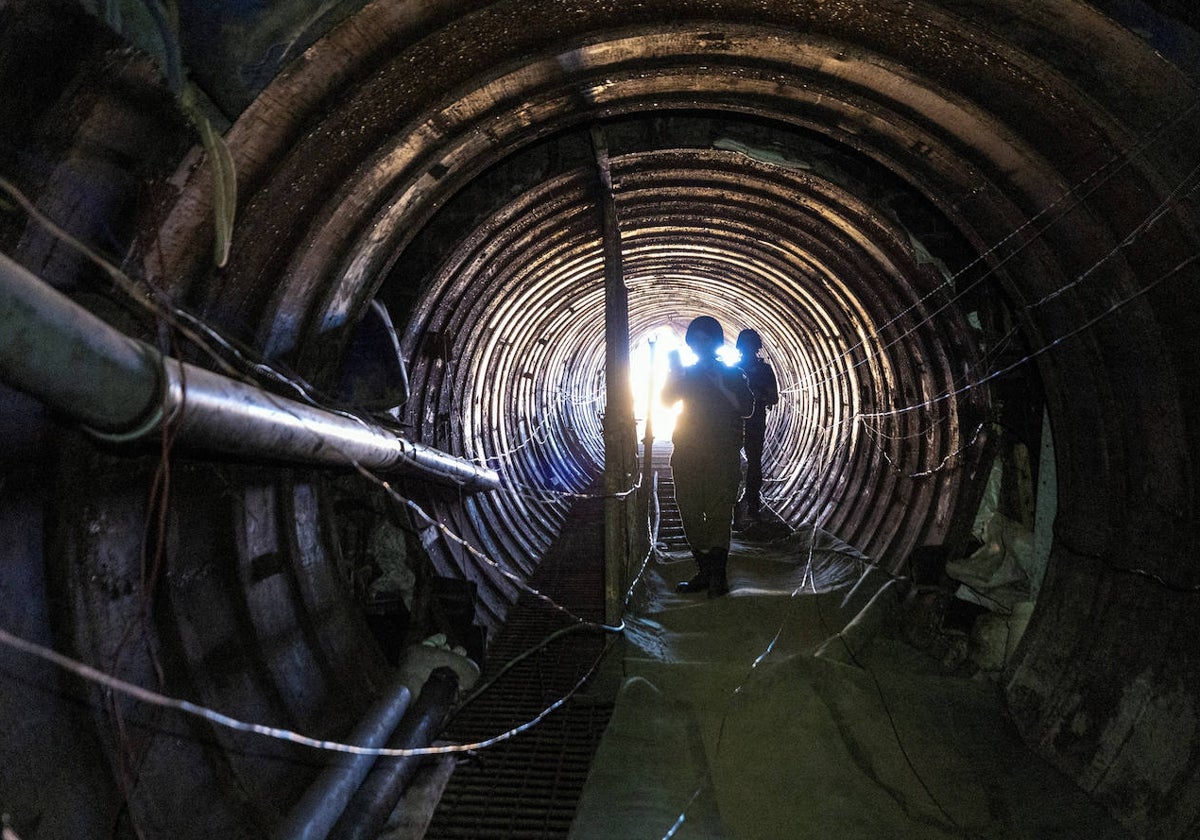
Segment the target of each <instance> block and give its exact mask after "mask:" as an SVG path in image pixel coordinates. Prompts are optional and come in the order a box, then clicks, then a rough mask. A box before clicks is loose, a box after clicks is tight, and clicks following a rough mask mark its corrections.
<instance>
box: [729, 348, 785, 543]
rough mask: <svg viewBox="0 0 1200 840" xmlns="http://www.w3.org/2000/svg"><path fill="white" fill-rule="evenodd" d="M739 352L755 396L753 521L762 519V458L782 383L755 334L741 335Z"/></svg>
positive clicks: (749, 436)
mask: <svg viewBox="0 0 1200 840" xmlns="http://www.w3.org/2000/svg"><path fill="white" fill-rule="evenodd" d="M737 349H738V352H739V353H741V354H742V361H741V363H740V364H739V367H740V368H741V370H742V373H743V374H745V376H746V384H748V385H749V386H750V393H751V394H753V395H754V413H753V414H751V415H750V416H749V417H747V418H746V424H745V428H746V431H745V439H744V441H743V448H744V449H745V450H746V515H747V516H749V517H750V518H751V519H759V518H761V516H762V485H763V476H762V456H763V441H764V439H765V438H766V434H767V412H768V411H770V409H771V406H773V405H776V404H777V403H778V402H779V383H778V382H777V381H776V380H775V371H774V370H772V369H771V366H770V365H769V364H767V363H766V362H764V361H763V360H762V359H760V358H759V357H758V351H759V350H762V337H761V336H759V334H758V333H757V332H755V331H754V330H742V331H741V332H740V333H738V337H737Z"/></svg>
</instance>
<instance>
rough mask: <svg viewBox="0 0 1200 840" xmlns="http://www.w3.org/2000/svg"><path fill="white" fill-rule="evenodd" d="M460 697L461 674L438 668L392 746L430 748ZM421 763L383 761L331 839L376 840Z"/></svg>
mask: <svg viewBox="0 0 1200 840" xmlns="http://www.w3.org/2000/svg"><path fill="white" fill-rule="evenodd" d="M457 693H458V674H457V673H456V672H455V671H454V669H452V668H446V667H441V668H434V669H433V671H432V672H431V673H430V674H429V678H428V679H427V680H426V681H425V687H424V688H422V689H421V694H420V695H419V696H418V697H417V700H416V702H415V703H413V704H412V707H411V708H410V709H409V710H408V712H407V713H406V714H405V715H404V719H403V720H401V721H400V725H399V726H398V727H397V728H396V732H395V733H394V734H393V735H392V737H391V738H390V739H389V740H388V746H389V747H391V748H394V749H406V750H411V749H419V748H421V747H427V746H429V744H430V743H431V742H432V741H433V739H434V738H435V737H436V736H437V733H438V732H439V731H440V730H441V728H442V724H443V722H444V721H445V719H446V714H447V712H448V711H449V709H450V704H451V703H453V702H454V697H455V695H456V694H457ZM420 760H421V759H420V756H400V757H396V758H392V757H384V758H381V759H379V761H377V762H376V763H375V766H374V767H372V768H371V772H370V774H369V775H368V776H367V778H366V780H365V781H364V782H363V783H362V786H361V787H360V788H359V789H358V792H357V793H355V794H354V798H353V799H351V800H350V804H349V805H347V806H346V809H345V811H344V812H343V814H342V818H341V819H340V820H338V822H337V825H335V826H334V828H333V833H332V834H331V835H330V836H331V837H332V838H334V840H375V838H376V837H378V836H379V834H380V832H381V831H382V830H383V827H384V825H385V824H386V823H387V820H388V817H389V816H391V814H392V812H393V811H394V810H395V809H396V804H397V803H398V802H399V801H400V797H401V796H403V795H404V788H405V785H407V784H408V781H409V779H411V778H412V774H413V773H414V772H415V771H416V769H417V765H418V764H419V763H420Z"/></svg>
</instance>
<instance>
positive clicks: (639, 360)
mask: <svg viewBox="0 0 1200 840" xmlns="http://www.w3.org/2000/svg"><path fill="white" fill-rule="evenodd" d="M651 342H653V343H654V348H653V351H651V347H650V344H651ZM672 350H677V351H679V356H680V359H681V360H682V361H683V365H684V367H690V366H692V365H694V364H696V362H697V361H698V359H697V357H696V354H695V353H693V352H692V350H691V348H690V347H688V346H687V345H686V344H684V342H683V336H682V335H681V334H680V333H678V332H676V331H675V329H674V328H673V327H669V326H660V327H654V328H652V329H650V330H649V331H648V332H646V333H643V335H642V337H641V338H638V339H636V340H635V341H634V342H633V347H632V349H631V350H630V352H629V379H630V385H631V386H632V387H633V413H634V418H635V419H636V420H637V437H638V439H639V440H641V439H642V438H644V437H645V436H646V413H647V407H648V406H647V400H653V411H654V419H653V428H654V439H655V440H659V441H663V440H670V439H671V432H672V431H673V430H674V429H675V419H676V418H677V417H678V416H679V411H680V407H679V406H678V405H676V406H670V407H668V406H664V405H663V404H662V401H661V399H660V396H659V395H660V394H661V393H662V386H663V384H664V383H665V382H666V381H667V370H668V367H669V365H668V362H667V358H668V355H669V354H670V352H671V351H672ZM717 358H719V359H720V360H721V361H722V362H724V363H725V364H726V365H729V366H730V367H732V366H734V365H736V364H737V363H738V362H739V361H740V360H741V354H740V353H739V352H738V351H737V348H735V347H734V346H733V345H731V344H723V345H721V347H720V349H719V350H717ZM652 359H653V361H651V360H652Z"/></svg>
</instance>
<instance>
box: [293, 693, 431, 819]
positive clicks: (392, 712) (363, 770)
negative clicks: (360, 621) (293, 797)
mask: <svg viewBox="0 0 1200 840" xmlns="http://www.w3.org/2000/svg"><path fill="white" fill-rule="evenodd" d="M411 700H412V692H411V691H410V690H409V688H408V685H407V683H406V682H405V681H404V680H402V679H400V678H399V676H397V678H396V679H394V680H393V681H392V683H391V684H390V685H389V686H388V687H387V689H386V690H385V691H384V693H383V695H382V696H381V697H380V698H379V699H378V700H376V701H375V702H374V703H373V704H372V705H371V708H369V709H367V712H366V714H365V715H363V719H362V721H361V722H360V723H359V724H358V726H357V727H355V729H354V732H353V733H351V735H350V738H349V742H350V743H351V744H353V745H355V746H358V747H368V748H370V749H379V748H380V747H381V746H383V744H384V743H386V742H387V739H388V738H389V737H390V736H391V734H392V732H394V731H395V729H396V725H397V724H398V723H399V722H400V720H401V719H402V718H403V716H404V713H405V711H407V709H408V707H409V702H410V701H411ZM375 761H376V757H375V756H373V755H351V754H347V753H339V754H337V757H336V758H335V759H333V760H332V762H331V763H330V764H329V766H328V767H326V768H325V769H324V770H322V771H321V774H320V775H319V776H317V778H316V779H314V780H313V783H312V784H311V785H309V786H308V790H306V791H305V792H304V796H302V797H301V798H300V801H299V802H297V803H296V805H295V806H294V807H293V808H292V810H291V812H290V813H289V814H288V815H287V818H286V819H285V820H284V821H283V823H281V824H280V826H279V827H278V828H277V829H276V830H275V832H274V834H273V837H274V838H275V840H325V838H326V837H328V836H329V830H330V829H331V828H333V826H334V825H335V824H336V823H337V821H338V818H339V817H341V815H342V812H343V811H345V809H346V805H347V803H349V802H350V799H351V797H353V796H354V792H355V791H356V790H358V788H359V786H360V785H361V784H362V781H363V779H365V778H366V777H367V774H368V773H369V772H370V771H371V767H372V766H373V765H374V764H375Z"/></svg>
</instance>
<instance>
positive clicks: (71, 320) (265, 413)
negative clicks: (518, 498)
mask: <svg viewBox="0 0 1200 840" xmlns="http://www.w3.org/2000/svg"><path fill="white" fill-rule="evenodd" d="M0 379H3V380H4V381H5V382H6V383H8V384H10V385H12V386H13V387H15V388H17V389H19V390H21V391H24V392H26V393H28V394H30V395H31V396H34V397H36V398H37V399H39V400H41V401H42V402H44V403H46V404H47V405H48V406H49V407H50V408H52V409H54V410H55V411H58V412H60V413H62V414H64V415H67V416H69V417H71V418H73V419H74V420H77V421H78V422H80V423H82V424H84V425H85V426H87V427H88V428H89V429H90V430H92V431H93V432H94V433H96V434H97V435H98V436H100V437H103V438H106V439H108V440H111V441H116V442H122V443H126V442H132V441H139V440H142V439H144V438H147V437H149V436H151V435H152V434H154V433H156V432H158V431H159V430H160V429H161V428H162V426H163V423H164V418H165V419H166V421H167V422H171V423H173V424H176V427H177V429H178V436H177V440H178V442H179V443H182V444H186V445H188V446H197V447H202V448H205V449H208V450H211V451H213V452H219V453H222V454H226V455H242V456H247V457H253V458H266V459H271V460H281V461H287V462H292V463H305V464H312V465H316V466H335V467H348V466H351V465H353V464H359V465H361V466H362V467H364V468H365V469H368V470H372V471H375V472H381V473H392V472H395V473H401V474H406V475H411V476H414V477H418V478H422V479H426V480H430V481H435V482H437V483H439V484H449V485H453V486H456V487H460V488H462V489H464V490H494V489H497V488H499V486H500V476H499V474H498V473H497V472H496V471H495V470H492V469H489V468H487V467H483V466H480V465H479V464H476V463H473V462H471V461H468V460H465V459H463V458H457V457H455V456H453V455H450V454H448V453H446V452H442V451H440V450H437V449H433V448H431V447H428V446H423V445H422V444H419V443H415V442H413V441H410V440H406V439H404V438H402V437H399V436H398V435H396V434H393V433H392V432H390V431H388V430H386V429H384V428H382V427H381V426H377V425H374V424H371V423H368V422H367V421H364V420H361V419H359V418H356V417H352V416H348V415H345V414H338V413H335V412H332V411H327V410H325V409H321V408H315V407H313V406H310V405H306V404H304V403H301V402H297V401H295V400H289V399H287V398H285V397H280V396H277V395H275V394H272V393H269V392H267V391H264V390H262V389H261V388H259V387H257V386H254V385H249V384H246V383H243V382H239V381H237V380H235V379H231V378H229V377H227V376H222V375H220V374H217V373H213V372H212V371H209V370H205V369H204V368H200V367H196V366H195V365H191V364H188V363H186V362H181V361H179V360H177V359H173V358H170V357H167V356H163V355H162V354H161V353H159V352H158V351H157V350H155V349H154V348H153V347H151V346H150V345H148V344H144V343H143V342H140V341H137V340H135V339H133V338H130V337H129V336H126V335H124V334H122V333H121V332H119V331H118V330H116V329H114V328H113V327H111V326H109V325H108V324H107V323H105V322H104V321H102V320H100V319H99V318H97V317H96V316H95V315H92V314H91V313H90V312H88V311H87V310H85V309H83V308H82V307H81V306H79V305H78V304H76V303H74V302H73V301H71V300H70V299H69V298H67V297H66V296H65V295H63V294H61V293H60V292H58V291H56V290H55V289H53V288H52V287H50V286H49V285H48V284H46V283H44V282H42V281H41V280H40V279H39V278H37V277H36V276H34V275H33V274H32V273H30V272H29V271H28V270H26V269H25V268H23V267H21V266H20V265H18V264H17V263H15V262H14V261H13V260H11V259H10V258H8V257H7V256H4V255H3V254H0Z"/></svg>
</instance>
